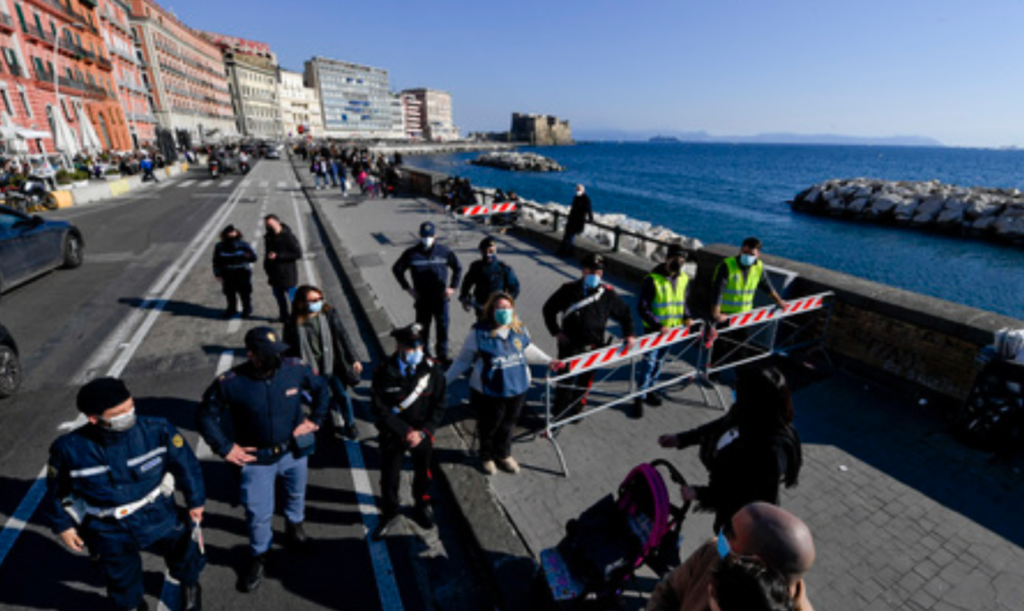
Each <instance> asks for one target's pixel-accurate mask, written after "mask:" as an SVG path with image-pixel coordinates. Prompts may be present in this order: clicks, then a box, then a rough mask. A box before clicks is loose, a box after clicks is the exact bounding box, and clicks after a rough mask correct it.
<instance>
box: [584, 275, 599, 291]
mask: <svg viewBox="0 0 1024 611" xmlns="http://www.w3.org/2000/svg"><path fill="white" fill-rule="evenodd" d="M599 286H601V276H598V275H597V274H587V275H586V276H583V288H585V289H587V290H588V291H592V290H594V289H596V288H597V287H599Z"/></svg>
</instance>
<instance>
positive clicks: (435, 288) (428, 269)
mask: <svg viewBox="0 0 1024 611" xmlns="http://www.w3.org/2000/svg"><path fill="white" fill-rule="evenodd" d="M449 269H451V272H452V273H451V280H450V281H449V279H448V270H449ZM409 270H411V271H412V287H413V288H414V289H416V293H418V294H419V298H420V299H421V300H429V301H430V302H433V303H441V302H443V301H444V293H445V289H447V288H452V289H457V288H459V282H460V281H461V280H462V264H461V263H459V259H458V257H456V256H455V253H454V252H452V251H451V250H450V249H449V248H448V247H447V246H445V245H444V244H438V243H434V245H433V246H432V247H430V248H429V249H427V248H423V246H422V245H417V246H413V247H412V248H409V249H407V250H406V251H405V252H403V253H402V256H401V257H399V258H398V261H395V265H394V267H392V268H391V271H392V272H393V273H394V274H395V279H397V280H398V284H399V285H400V286H401V287H402V289H403V290H406V291H407V290H409V282H408V281H407V280H406V279H405V272H406V271H409Z"/></svg>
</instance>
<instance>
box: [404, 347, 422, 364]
mask: <svg viewBox="0 0 1024 611" xmlns="http://www.w3.org/2000/svg"><path fill="white" fill-rule="evenodd" d="M402 360H403V361H405V364H406V365H409V366H411V367H415V366H417V365H419V364H420V361H422V360H423V351H422V350H413V351H411V352H404V353H402Z"/></svg>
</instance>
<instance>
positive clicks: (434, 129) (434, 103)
mask: <svg viewBox="0 0 1024 611" xmlns="http://www.w3.org/2000/svg"><path fill="white" fill-rule="evenodd" d="M402 96H403V99H405V100H407V102H406V125H407V126H409V125H416V124H418V125H419V126H420V127H421V128H422V130H423V138H425V139H427V140H431V141H434V142H445V141H448V140H457V139H458V137H459V130H458V129H457V128H456V127H455V122H454V121H453V120H452V94H450V93H448V92H447V91H440V90H437V89H426V88H423V87H421V88H418V89H406V90H405V91H403V92H402ZM413 99H414V100H416V101H417V102H418V104H415V105H413V104H412V102H411V101H412V100H413ZM417 113H418V114H419V116H418V117H416V116H415V115H416V114H417ZM410 116H411V120H410ZM407 134H408V132H407ZM409 137H410V138H411V137H413V136H412V135H409Z"/></svg>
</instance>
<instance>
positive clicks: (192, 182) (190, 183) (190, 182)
mask: <svg viewBox="0 0 1024 611" xmlns="http://www.w3.org/2000/svg"><path fill="white" fill-rule="evenodd" d="M194 184H196V181H195V180H186V181H185V182H183V183H181V184H180V185H178V186H179V187H191V186H192V185H194Z"/></svg>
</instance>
